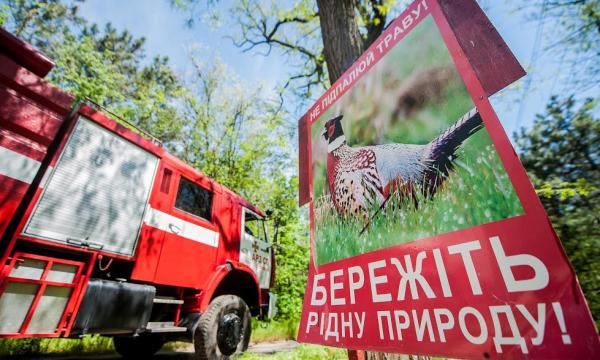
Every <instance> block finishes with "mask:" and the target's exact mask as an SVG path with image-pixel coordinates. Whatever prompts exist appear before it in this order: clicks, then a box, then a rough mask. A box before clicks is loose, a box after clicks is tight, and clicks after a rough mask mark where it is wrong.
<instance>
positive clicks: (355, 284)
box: [348, 266, 365, 304]
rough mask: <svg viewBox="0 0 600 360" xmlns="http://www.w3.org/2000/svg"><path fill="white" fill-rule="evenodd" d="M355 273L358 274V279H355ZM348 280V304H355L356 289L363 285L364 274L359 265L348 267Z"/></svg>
mask: <svg viewBox="0 0 600 360" xmlns="http://www.w3.org/2000/svg"><path fill="white" fill-rule="evenodd" d="M355 274H356V275H358V279H355V277H354V275H355ZM348 282H349V284H350V285H349V287H350V304H355V303H356V290H358V289H362V287H363V286H364V285H365V274H364V272H363V270H362V268H361V267H360V266H352V267H351V268H348Z"/></svg>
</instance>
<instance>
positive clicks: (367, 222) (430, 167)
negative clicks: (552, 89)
mask: <svg viewBox="0 0 600 360" xmlns="http://www.w3.org/2000/svg"><path fill="white" fill-rule="evenodd" d="M310 136H311V147H312V148H311V159H312V160H311V161H312V198H313V202H312V207H313V208H312V210H313V211H312V216H313V221H314V222H313V223H314V231H313V235H314V240H315V245H316V247H315V250H316V251H315V260H316V263H317V264H318V265H320V264H326V263H329V262H332V261H337V260H341V259H345V258H348V257H352V256H355V255H359V254H363V253H366V252H369V251H373V250H378V249H382V248H385V247H390V246H394V245H398V244H402V243H407V242H411V241H419V240H420V239H425V238H430V237H432V236H436V235H439V234H444V233H448V232H451V231H455V230H459V229H465V228H468V227H472V226H477V225H481V224H486V223H490V222H495V221H499V220H503V219H506V218H509V217H514V216H519V215H522V214H523V207H522V205H521V202H520V200H519V197H518V196H517V194H516V192H515V190H514V188H513V185H512V183H511V181H510V179H509V177H508V175H507V173H506V170H505V169H504V166H503V165H502V161H500V158H499V156H498V153H497V152H496V149H495V146H494V143H493V141H492V139H491V137H490V134H489V132H488V131H487V129H486V127H485V125H484V122H483V119H482V116H481V115H480V113H478V111H477V110H476V109H475V104H474V103H473V100H472V99H471V96H470V95H469V92H468V91H467V89H466V87H465V84H464V83H463V80H462V79H461V77H460V75H459V73H458V72H457V70H456V68H455V65H454V63H453V60H452V57H451V56H450V54H449V52H448V50H447V48H446V46H445V44H444V41H443V40H442V38H441V36H440V34H439V31H438V30H437V27H436V26H435V24H434V22H433V20H432V19H431V18H425V19H423V20H422V22H421V23H419V25H417V27H416V28H415V29H414V30H413V31H411V33H410V34H408V35H407V36H406V37H405V38H404V39H403V40H402V41H401V42H400V43H398V44H397V45H395V46H394V47H393V48H392V49H391V50H390V51H389V53H388V54H386V56H385V57H384V58H383V59H381V60H380V61H378V62H377V63H376V64H375V65H374V66H373V67H372V68H371V69H370V70H369V71H368V72H366V73H365V74H364V75H363V76H362V77H361V78H360V79H359V80H357V81H356V82H355V83H354V84H353V86H352V87H351V88H350V89H348V91H346V92H345V93H344V94H343V95H341V96H340V97H338V98H337V99H336V100H335V102H334V103H333V104H332V105H331V106H330V107H328V108H327V110H326V111H324V112H323V113H321V115H320V116H319V117H318V118H317V119H315V120H314V121H313V122H312V124H311V133H310Z"/></svg>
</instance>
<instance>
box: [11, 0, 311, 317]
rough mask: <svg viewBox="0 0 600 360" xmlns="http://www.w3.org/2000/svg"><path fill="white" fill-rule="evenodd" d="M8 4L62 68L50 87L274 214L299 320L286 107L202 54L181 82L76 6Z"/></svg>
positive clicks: (283, 292)
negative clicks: (112, 117) (125, 124)
mask: <svg viewBox="0 0 600 360" xmlns="http://www.w3.org/2000/svg"><path fill="white" fill-rule="evenodd" d="M0 1H1V2H0V6H1V7H0V14H2V15H0V19H2V18H5V19H6V26H7V29H8V30H9V31H11V32H13V33H15V34H17V35H18V36H21V37H22V38H23V39H24V40H26V41H29V42H31V43H32V44H33V45H35V46H36V47H38V48H39V49H40V50H41V51H42V52H44V53H46V54H47V55H48V56H49V57H50V58H52V59H53V60H55V61H56V67H55V68H54V69H53V71H52V72H51V73H50V74H49V77H48V79H49V80H50V81H51V82H52V83H54V84H56V85H57V86H58V87H60V88H62V89H65V90H67V91H69V92H71V93H73V94H75V95H76V96H77V97H78V98H81V99H84V98H87V99H90V100H92V101H94V102H96V103H98V104H100V105H101V106H104V107H107V108H109V109H110V111H112V112H114V113H116V114H117V115H119V116H120V117H122V118H125V119H126V120H127V121H129V122H131V123H133V124H135V125H138V126H140V127H141V128H142V129H144V130H146V131H148V132H150V133H151V134H153V135H155V136H156V137H158V138H159V139H161V140H162V141H163V142H164V144H165V146H166V147H167V148H168V149H169V150H170V151H171V152H172V153H174V154H175V155H176V156H178V157H180V158H181V159H183V160H184V161H186V162H188V163H189V164H190V165H192V166H194V167H196V168H198V169H200V170H201V171H203V172H204V173H206V174H207V175H208V176H210V177H212V178H214V179H216V180H217V181H219V182H221V183H223V184H224V185H225V186H228V187H230V188H231V189H232V190H234V191H236V192H238V193H240V194H241V195H243V196H245V197H246V198H248V199H249V200H250V201H251V202H254V203H255V204H257V205H258V206H260V207H262V208H263V209H268V208H271V209H272V210H273V211H274V219H275V220H274V221H271V222H270V224H271V225H272V228H271V231H270V233H271V234H274V233H275V229H277V238H278V243H277V245H276V258H277V263H278V274H277V275H278V276H277V280H276V285H275V291H276V292H278V293H279V295H280V296H279V317H280V318H287V317H291V318H297V317H298V316H299V313H300V307H301V299H302V294H303V292H304V282H302V281H295V280H297V279H298V276H299V275H301V274H302V273H303V272H305V271H306V268H307V267H308V247H307V240H306V233H305V232H303V229H304V228H305V226H303V225H302V224H305V223H303V222H302V221H301V219H300V216H299V213H298V209H297V207H296V201H295V199H296V192H297V186H298V185H297V178H296V177H295V176H292V175H291V174H292V169H293V168H295V162H294V161H292V160H291V159H292V158H295V157H296V156H295V155H294V154H291V153H290V148H291V145H290V144H289V142H288V140H289V135H288V134H289V133H288V131H289V129H287V128H286V127H285V126H284V123H283V119H284V116H285V115H286V114H285V113H283V112H281V111H280V104H278V103H277V102H274V101H271V100H269V99H265V98H264V97H263V96H261V91H262V89H261V88H257V87H251V86H248V85H247V84H243V83H241V82H240V81H239V79H237V77H236V76H235V74H233V73H232V71H231V70H230V69H228V68H227V67H226V66H225V65H224V64H223V63H222V62H221V61H220V60H219V59H218V58H216V59H206V58H203V57H202V56H201V54H200V52H198V51H192V52H190V57H191V60H192V64H193V66H192V69H190V71H189V73H188V74H185V76H184V77H183V78H184V79H186V81H182V80H180V78H179V77H178V76H177V75H176V74H175V72H174V71H173V70H172V68H171V66H170V64H169V61H168V59H167V58H165V57H156V58H154V59H151V61H148V59H146V57H145V54H144V43H145V41H144V39H143V38H135V37H133V36H132V35H131V34H130V33H129V32H128V31H126V30H125V31H119V30H117V29H115V28H114V27H113V26H112V25H110V24H107V25H105V26H104V27H103V28H100V27H98V26H97V25H95V24H90V23H88V22H87V21H86V20H85V19H82V18H81V17H79V16H78V13H77V2H70V1H59V0H45V1H28V0H0ZM196 50H197V49H196ZM117 120H118V119H117ZM300 278H301V279H303V278H304V276H300Z"/></svg>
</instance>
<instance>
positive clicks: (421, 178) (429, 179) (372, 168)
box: [324, 110, 482, 219]
mask: <svg viewBox="0 0 600 360" xmlns="http://www.w3.org/2000/svg"><path fill="white" fill-rule="evenodd" d="M341 118H342V117H341V116H338V117H336V118H333V119H331V120H329V121H328V122H327V123H326V124H325V133H324V136H325V138H326V140H328V141H329V144H328V155H327V181H328V187H329V192H330V194H331V198H332V201H333V204H334V206H335V208H336V210H337V211H338V213H339V214H340V215H342V216H361V217H363V218H365V219H366V218H367V217H368V211H369V209H370V208H371V207H372V206H373V205H382V204H384V203H385V201H387V198H388V197H389V195H390V192H391V191H396V192H400V193H401V194H400V195H409V194H410V193H412V191H414V190H415V189H416V188H418V189H420V190H421V191H422V192H423V193H425V194H427V195H428V196H433V195H434V193H435V192H436V191H437V188H438V187H439V186H440V185H441V184H442V183H443V181H444V179H445V178H446V177H447V176H448V175H449V173H450V171H451V170H452V168H453V164H452V160H453V158H454V157H455V152H456V150H457V149H458V147H459V146H460V144H462V142H463V141H464V140H466V139H467V138H468V137H469V136H470V135H471V134H473V133H474V132H476V131H477V130H479V129H480V128H481V126H482V122H481V117H480V116H479V114H478V113H477V112H476V111H475V110H472V111H471V112H469V113H467V114H466V115H465V116H463V117H462V118H461V119H459V120H458V121H457V122H456V123H455V124H453V125H452V126H451V127H450V128H448V130H446V131H445V132H443V133H442V134H441V135H440V136H439V137H437V138H436V139H434V140H433V141H431V142H430V143H429V144H426V145H416V144H383V145H372V146H361V147H351V146H348V144H347V143H346V139H345V136H344V133H343V129H342V126H341Z"/></svg>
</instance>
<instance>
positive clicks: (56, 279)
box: [0, 253, 84, 337]
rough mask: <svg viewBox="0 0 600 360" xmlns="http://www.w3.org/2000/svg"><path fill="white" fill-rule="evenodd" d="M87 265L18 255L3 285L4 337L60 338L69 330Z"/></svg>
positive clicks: (0, 317) (0, 315) (0, 316)
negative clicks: (67, 326) (76, 296)
mask: <svg viewBox="0 0 600 360" xmlns="http://www.w3.org/2000/svg"><path fill="white" fill-rule="evenodd" d="M83 266H84V263H82V262H76V261H69V260H64V259H56V258H50V257H45V256H37V255H33V254H23V253H16V254H15V255H14V256H13V258H12V259H11V261H10V263H9V264H8V265H6V267H5V269H4V271H6V272H8V276H7V277H6V278H5V279H4V281H3V282H2V284H0V336H10V337H28V336H34V335H35V336H48V337H56V336H59V335H60V334H61V332H62V331H63V330H65V329H66V323H67V322H68V318H67V314H68V313H69V312H70V311H72V307H73V306H74V304H73V302H74V300H75V299H74V298H75V296H74V295H76V294H75V291H76V289H77V288H78V287H79V286H80V285H81V284H80V282H81V279H83V278H82V277H81V273H82V269H83Z"/></svg>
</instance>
